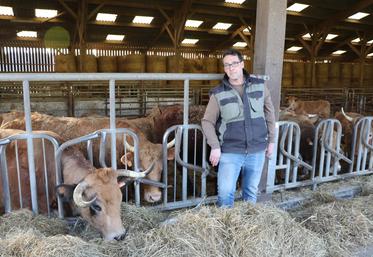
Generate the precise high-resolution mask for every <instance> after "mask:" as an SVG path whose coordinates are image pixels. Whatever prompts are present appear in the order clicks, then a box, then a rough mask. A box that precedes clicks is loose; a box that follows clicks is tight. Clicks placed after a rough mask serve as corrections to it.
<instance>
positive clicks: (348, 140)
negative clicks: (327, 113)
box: [335, 108, 372, 157]
mask: <svg viewBox="0 0 373 257" xmlns="http://www.w3.org/2000/svg"><path fill="white" fill-rule="evenodd" d="M363 117H364V116H363V115H361V114H359V113H355V112H347V113H345V112H344V110H343V108H341V112H336V113H335V118H336V119H337V120H339V122H340V123H341V125H342V131H343V134H344V136H343V143H344V145H345V149H346V151H347V152H348V154H351V151H352V140H353V138H352V137H353V132H354V126H355V124H356V123H357V122H358V121H359V120H360V119H361V118H363ZM369 137H370V138H372V135H371V134H370V135H369ZM359 141H360V130H359V131H357V137H356V142H359ZM357 152H358V147H355V152H354V153H353V154H355V155H356V154H357ZM350 157H352V156H350Z"/></svg>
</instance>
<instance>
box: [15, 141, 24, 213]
mask: <svg viewBox="0 0 373 257" xmlns="http://www.w3.org/2000/svg"><path fill="white" fill-rule="evenodd" d="M14 154H15V157H16V171H17V183H18V184H17V185H18V196H19V207H20V208H21V209H22V208H23V201H22V181H21V170H20V168H19V157H18V141H17V140H15V141H14Z"/></svg>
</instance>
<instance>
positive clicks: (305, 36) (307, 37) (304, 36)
mask: <svg viewBox="0 0 373 257" xmlns="http://www.w3.org/2000/svg"><path fill="white" fill-rule="evenodd" d="M302 38H304V39H311V35H310V33H307V34H304V35H303V36H302Z"/></svg>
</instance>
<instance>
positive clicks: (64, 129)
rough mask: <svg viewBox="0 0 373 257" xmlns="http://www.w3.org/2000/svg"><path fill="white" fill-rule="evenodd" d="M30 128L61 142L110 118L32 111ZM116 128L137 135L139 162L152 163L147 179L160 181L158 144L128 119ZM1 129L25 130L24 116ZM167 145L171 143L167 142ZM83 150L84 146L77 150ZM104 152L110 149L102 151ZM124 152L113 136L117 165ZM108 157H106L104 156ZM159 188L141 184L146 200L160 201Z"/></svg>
mask: <svg viewBox="0 0 373 257" xmlns="http://www.w3.org/2000/svg"><path fill="white" fill-rule="evenodd" d="M31 119H32V127H33V129H36V130H50V131H53V132H55V133H57V134H59V135H60V136H61V138H62V141H63V142H65V141H68V140H71V139H74V138H77V137H80V136H83V135H87V134H89V133H92V132H94V131H97V130H100V129H104V128H109V127H110V121H109V119H108V118H91V117H85V118H73V117H54V116H50V115H46V114H40V113H35V114H32V117H31ZM116 127H117V128H130V129H132V130H133V131H134V132H135V133H136V134H137V135H138V137H139V148H140V150H139V154H140V158H139V159H140V165H141V167H142V168H143V169H144V170H145V169H147V168H149V167H150V166H151V165H152V163H154V162H155V165H154V170H153V171H152V172H151V173H149V175H148V176H147V178H149V179H151V180H155V181H160V179H161V175H162V145H161V144H153V143H151V142H150V141H149V140H148V139H147V138H146V136H145V135H144V134H143V133H142V132H141V131H140V129H139V128H138V127H137V126H134V125H132V124H131V121H130V120H119V119H118V120H117V121H116ZM3 128H16V129H23V130H24V129H25V122H24V119H17V120H14V121H12V122H8V123H7V124H5V125H4V126H3ZM106 148H107V149H110V142H108V144H107V145H106ZM169 148H171V145H169ZM81 150H82V151H85V149H84V147H83V148H82V149H81ZM93 150H94V153H95V156H98V152H99V150H98V145H97V144H94V148H93ZM106 152H107V153H108V152H110V151H106ZM123 155H124V146H123V140H119V139H117V157H118V158H117V160H118V164H120V159H121V157H122V156H123ZM127 157H128V158H127V160H128V161H129V162H128V164H132V163H133V160H132V157H133V154H131V153H127ZM167 158H168V159H169V160H170V159H173V158H174V149H173V148H172V149H170V150H169V152H168V156H167ZM107 159H108V160H110V157H109V156H107ZM161 196H162V193H161V190H160V189H159V188H158V187H154V186H149V185H144V199H145V200H146V201H147V202H157V201H160V200H161Z"/></svg>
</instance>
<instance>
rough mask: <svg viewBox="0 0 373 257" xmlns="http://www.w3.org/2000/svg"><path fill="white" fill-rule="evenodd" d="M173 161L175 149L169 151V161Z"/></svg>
mask: <svg viewBox="0 0 373 257" xmlns="http://www.w3.org/2000/svg"><path fill="white" fill-rule="evenodd" d="M173 159H175V147H172V148H170V149H168V151H167V160H169V161H171V160H173Z"/></svg>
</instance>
